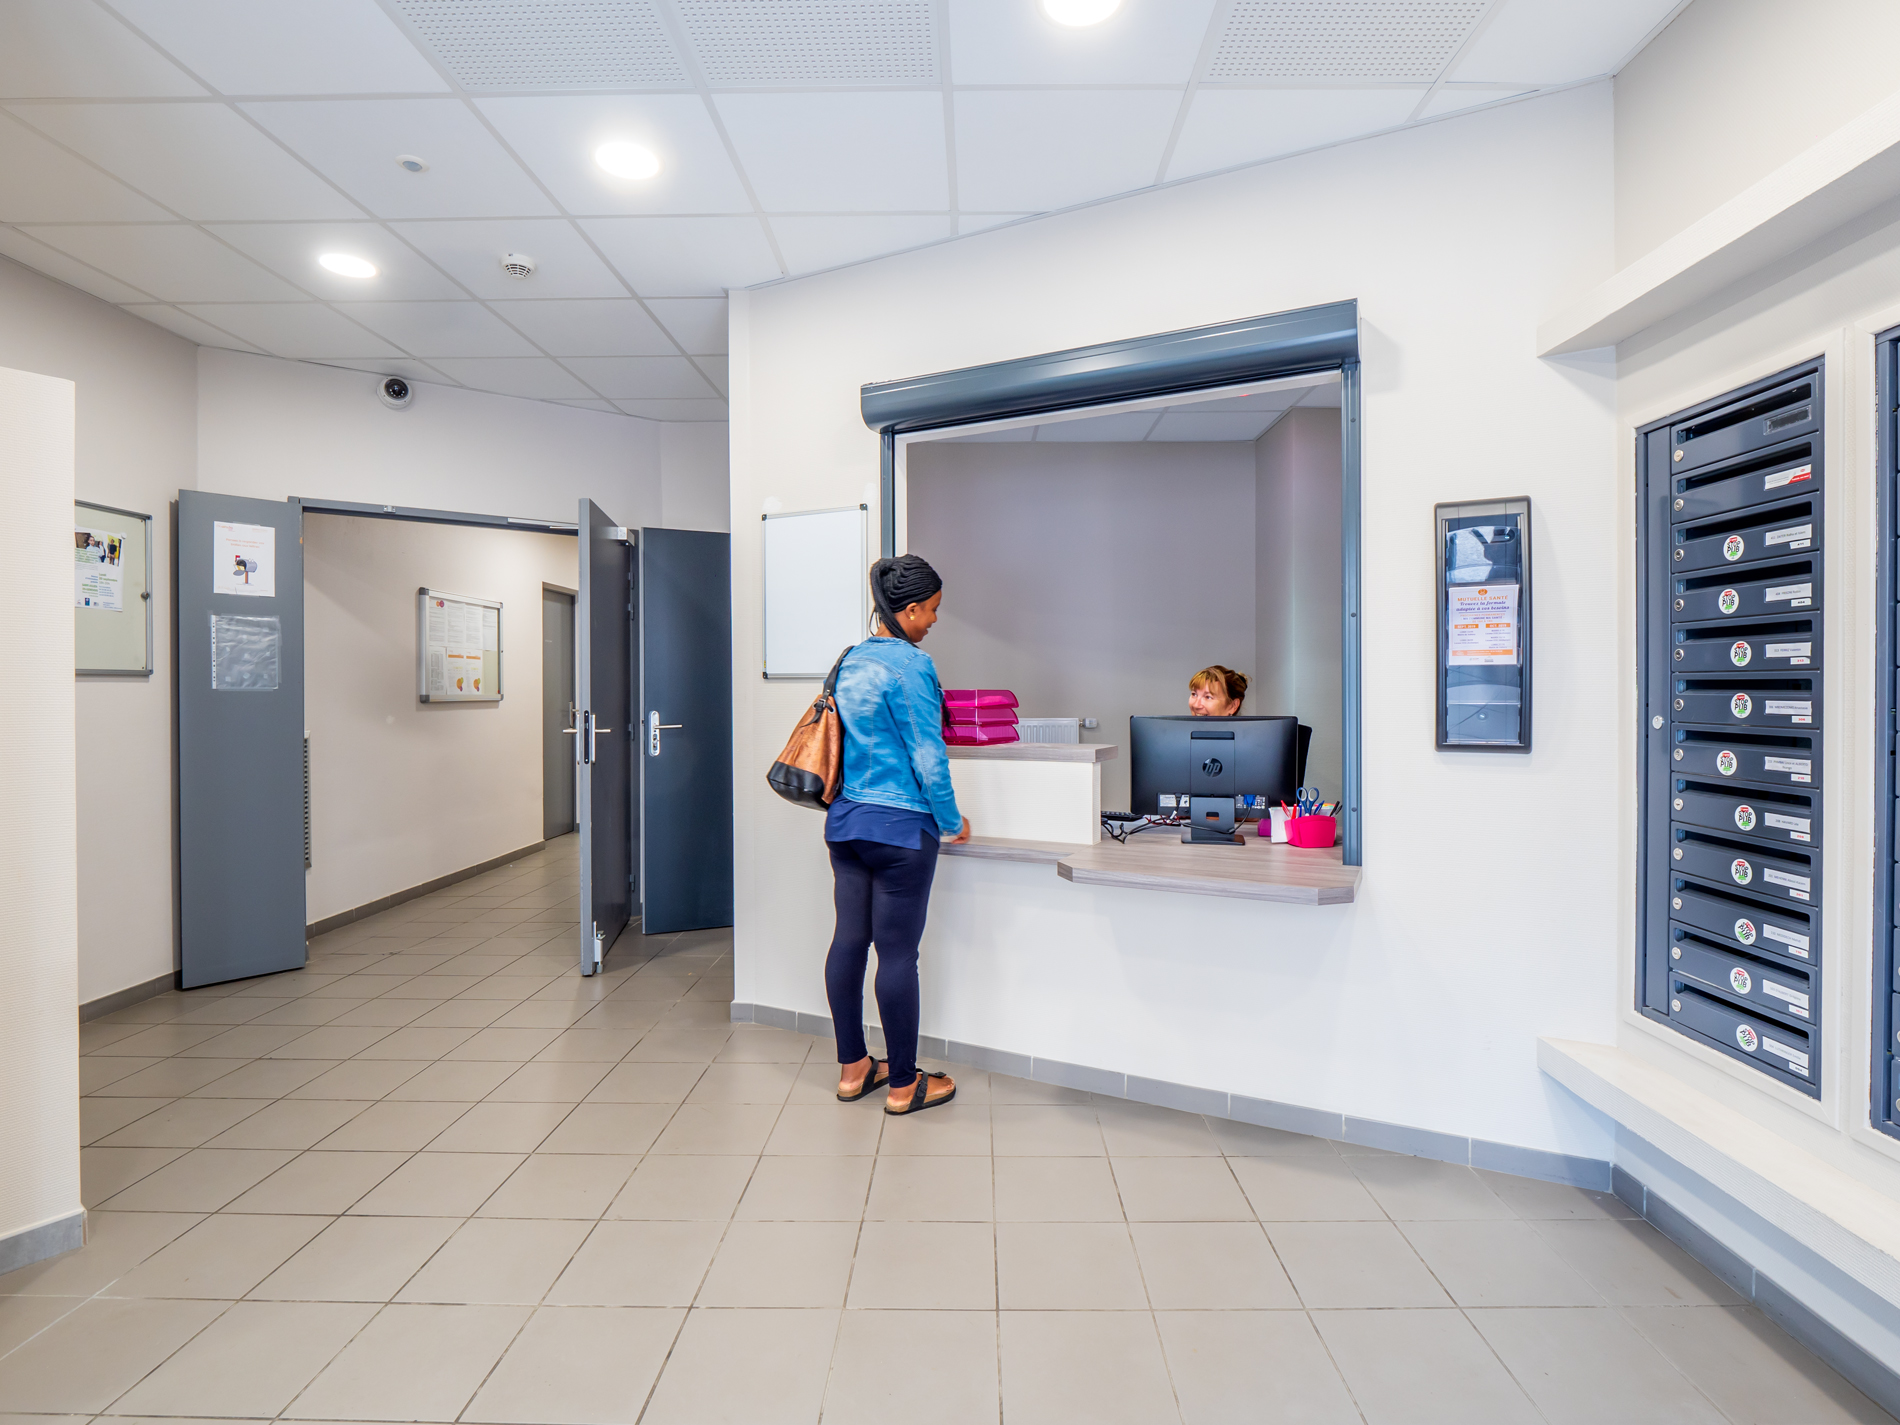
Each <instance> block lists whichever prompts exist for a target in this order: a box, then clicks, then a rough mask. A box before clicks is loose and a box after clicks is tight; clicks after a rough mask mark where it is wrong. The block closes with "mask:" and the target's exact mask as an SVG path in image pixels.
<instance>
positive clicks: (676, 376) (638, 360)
mask: <svg viewBox="0 0 1900 1425" xmlns="http://www.w3.org/2000/svg"><path fill="white" fill-rule="evenodd" d="M561 364H562V365H563V366H565V367H567V369H568V370H570V371H572V372H573V373H574V374H575V375H576V376H578V377H580V378H581V380H583V381H585V382H586V383H587V384H588V385H589V386H592V387H593V388H594V389H595V390H596V391H598V392H600V394H601V395H603V396H605V397H607V398H608V399H609V400H611V401H622V400H626V401H632V400H658V399H662V398H666V397H681V396H693V397H704V398H710V397H711V396H712V394H713V387H712V383H711V382H709V381H708V380H707V379H706V377H705V376H704V375H703V374H702V373H701V372H700V371H698V370H697V369H695V367H694V366H693V363H692V362H690V361H688V360H687V359H686V358H685V357H683V356H581V357H575V358H573V359H572V360H569V361H564V362H562V363H561Z"/></svg>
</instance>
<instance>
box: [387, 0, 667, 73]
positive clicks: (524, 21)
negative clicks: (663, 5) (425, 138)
mask: <svg viewBox="0 0 1900 1425" xmlns="http://www.w3.org/2000/svg"><path fill="white" fill-rule="evenodd" d="M395 6H396V10H397V13H399V14H400V15H401V16H402V17H403V18H404V19H406V20H407V21H408V22H409V23H410V24H411V25H412V26H413V27H414V28H415V31H416V33H417V35H419V36H420V37H421V40H422V43H423V44H424V45H426V46H427V47H428V48H429V49H430V50H431V51H432V52H433V53H434V54H435V56H436V58H437V59H438V60H439V61H440V62H441V64H442V67H443V68H444V69H446V70H447V71H448V72H449V73H450V74H452V75H454V76H455V80H456V82H457V83H458V84H460V85H461V86H462V87H463V88H465V89H467V90H470V91H471V92H477V93H492V92H494V91H496V90H505V89H541V90H546V89H637V88H640V87H642V86H644V85H650V84H671V85H684V84H686V83H687V82H688V76H687V73H686V67H685V65H683V64H682V63H681V62H680V57H679V52H678V51H677V50H676V49H675V48H674V46H673V41H672V39H671V37H670V36H669V35H668V34H667V29H666V25H665V22H664V21H662V20H661V18H660V16H659V14H658V12H656V11H655V10H654V8H653V5H652V3H651V0H605V3H603V0H539V3H535V4H519V3H516V4H509V3H506V0H503V3H491V4H484V5H471V4H469V3H468V0H395Z"/></svg>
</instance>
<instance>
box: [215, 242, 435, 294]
mask: <svg viewBox="0 0 1900 1425" xmlns="http://www.w3.org/2000/svg"><path fill="white" fill-rule="evenodd" d="M210 231H211V232H212V233H213V234H214V235H215V236H217V237H220V238H223V239H224V240H225V241H226V242H228V243H230V244H231V246H232V247H234V248H236V249H237V250H238V251H239V252H242V253H244V254H245V255H246V256H247V257H253V258H256V259H257V261H259V262H261V263H262V264H263V265H264V266H266V267H268V268H269V269H270V270H271V271H272V272H275V273H276V274H277V275H278V276H279V277H282V278H284V279H285V280H286V281H288V282H295V283H296V284H297V285H298V286H299V287H302V288H303V289H304V290H306V291H308V292H311V293H314V294H315V295H316V296H319V297H327V298H329V299H331V300H332V301H338V302H370V301H396V300H405V301H425V300H429V299H438V300H450V301H452V300H454V299H456V298H458V297H464V296H466V295H467V294H466V293H465V292H463V291H462V289H461V288H460V287H458V286H456V285H455V283H453V282H451V281H450V280H449V279H448V278H446V277H444V276H443V275H442V274H441V273H440V272H438V271H437V270H436V269H435V268H434V267H433V266H431V265H430V264H429V262H428V261H427V260H426V259H425V258H422V257H419V256H418V255H417V254H416V252H415V250H414V249H413V248H411V247H409V246H408V244H406V243H404V242H403V241H402V240H401V239H400V238H398V237H396V236H395V235H394V234H393V233H391V232H390V231H389V229H388V228H386V227H384V226H383V225H382V224H381V223H214V224H212V225H211V226H210ZM326 252H342V253H348V254H350V255H351V256H353V257H361V258H365V259H367V260H368V261H370V262H372V263H374V264H375V266H376V268H377V272H376V275H375V276H374V277H368V278H358V277H339V276H338V275H337V274H336V273H334V272H331V271H329V270H327V269H325V268H323V267H320V266H318V265H317V258H318V257H319V256H321V255H322V254H324V253H326Z"/></svg>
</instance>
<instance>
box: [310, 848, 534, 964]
mask: <svg viewBox="0 0 1900 1425" xmlns="http://www.w3.org/2000/svg"><path fill="white" fill-rule="evenodd" d="M546 845H547V842H545V841H534V842H530V843H529V844H528V845H526V846H523V847H522V848H521V849H520V850H518V851H510V852H509V853H508V854H507V855H506V856H496V857H493V858H491V859H489V860H487V861H483V862H481V863H480V864H479V865H475V866H464V867H463V868H462V869H461V870H459V871H451V872H449V874H448V875H446V876H437V877H436V878H435V879H434V880H433V881H424V882H423V883H422V884H421V885H419V886H411V887H409V889H408V890H405V891H395V892H393V893H392V894H390V895H386V896H382V897H379V898H378V899H376V900H373V901H369V902H367V903H366V904H363V905H359V906H352V907H350V909H348V910H340V911H338V912H337V913H336V914H335V915H326V916H324V918H323V919H322V920H313V921H311V922H310V924H308V925H306V926H305V927H304V928H303V934H304V939H306V940H315V939H316V938H317V937H318V936H319V935H327V934H329V932H331V931H332V930H341V929H342V928H343V927H344V926H346V925H349V924H351V923H352V922H354V921H358V920H367V919H368V918H369V917H370V916H372V915H375V914H377V913H378V912H379V911H385V910H390V909H392V908H394V907H396V906H399V905H403V904H405V903H407V902H409V901H413V900H419V899H421V898H422V897H423V896H426V895H429V894H431V893H433V892H435V891H439V890H443V889H445V888H446V887H449V886H452V885H454V884H455V883H456V882H457V881H468V880H473V879H474V878H475V877H476V876H479V875H481V874H483V873H484V872H486V871H493V870H495V869H497V868H498V867H501V866H506V865H507V864H508V863H509V862H510V861H519V860H520V859H521V858H522V857H523V856H532V855H533V854H534V853H535V852H537V851H539V850H541V849H542V848H543V847H544V846H546Z"/></svg>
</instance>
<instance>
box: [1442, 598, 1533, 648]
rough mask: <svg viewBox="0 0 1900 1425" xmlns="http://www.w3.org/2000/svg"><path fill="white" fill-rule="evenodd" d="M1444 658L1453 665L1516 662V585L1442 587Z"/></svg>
mask: <svg viewBox="0 0 1900 1425" xmlns="http://www.w3.org/2000/svg"><path fill="white" fill-rule="evenodd" d="M1446 597H1447V598H1448V599H1449V600H1450V606H1449V607H1448V608H1447V609H1446V620H1447V626H1446V633H1447V638H1446V644H1445V661H1446V662H1447V663H1448V664H1449V665H1450V666H1451V667H1453V668H1461V667H1462V668H1476V667H1485V666H1494V665H1507V666H1515V665H1516V663H1517V585H1515V584H1479V585H1466V586H1464V587H1462V588H1461V587H1457V586H1454V587H1452V588H1451V589H1449V590H1447V591H1446Z"/></svg>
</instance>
